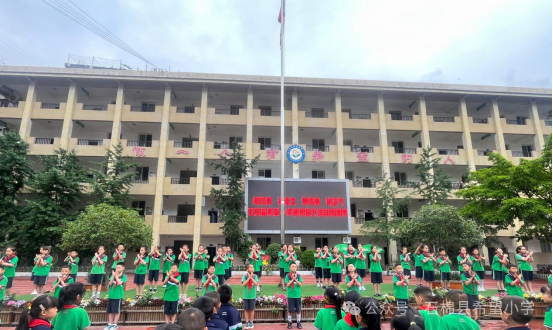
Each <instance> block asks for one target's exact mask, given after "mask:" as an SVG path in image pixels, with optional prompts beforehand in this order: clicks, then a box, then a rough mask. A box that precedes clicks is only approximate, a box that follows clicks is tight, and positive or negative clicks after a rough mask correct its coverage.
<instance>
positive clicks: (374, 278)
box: [369, 245, 382, 297]
mask: <svg viewBox="0 0 553 330" xmlns="http://www.w3.org/2000/svg"><path fill="white" fill-rule="evenodd" d="M369 259H370V261H371V269H370V270H371V283H372V284H373V291H374V296H375V297H380V296H382V294H381V293H380V285H381V284H382V265H381V264H380V260H381V259H382V258H381V257H380V254H379V253H378V248H377V247H376V245H373V246H371V254H370V255H369Z"/></svg>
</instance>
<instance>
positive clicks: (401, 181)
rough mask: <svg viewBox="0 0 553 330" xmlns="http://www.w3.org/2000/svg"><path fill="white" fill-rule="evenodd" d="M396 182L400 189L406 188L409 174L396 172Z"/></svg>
mask: <svg viewBox="0 0 553 330" xmlns="http://www.w3.org/2000/svg"><path fill="white" fill-rule="evenodd" d="M394 180H395V181H396V182H397V185H398V187H401V186H405V185H406V184H407V173H401V172H394Z"/></svg>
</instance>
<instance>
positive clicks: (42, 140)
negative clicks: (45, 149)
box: [35, 138, 54, 144]
mask: <svg viewBox="0 0 553 330" xmlns="http://www.w3.org/2000/svg"><path fill="white" fill-rule="evenodd" d="M35 144H54V139H51V138H35Z"/></svg>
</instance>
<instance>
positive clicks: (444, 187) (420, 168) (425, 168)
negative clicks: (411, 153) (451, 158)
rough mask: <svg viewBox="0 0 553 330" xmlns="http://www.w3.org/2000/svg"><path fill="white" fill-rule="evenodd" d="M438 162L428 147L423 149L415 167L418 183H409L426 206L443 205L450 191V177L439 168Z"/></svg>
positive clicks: (437, 158) (438, 159)
mask: <svg viewBox="0 0 553 330" xmlns="http://www.w3.org/2000/svg"><path fill="white" fill-rule="evenodd" d="M440 160H441V158H440V157H436V153H433V152H432V148H430V147H428V148H425V149H423V152H422V155H421V158H420V161H419V163H418V164H417V165H416V166H415V169H416V170H417V172H418V174H417V176H418V177H419V182H411V186H412V187H413V189H414V190H415V193H416V194H418V195H421V196H422V197H423V198H424V199H425V200H427V203H428V204H444V203H445V200H446V199H447V198H448V196H449V193H450V191H451V181H450V180H451V176H450V175H449V174H447V173H446V172H444V170H443V169H442V168H441V167H440V166H439V163H440Z"/></svg>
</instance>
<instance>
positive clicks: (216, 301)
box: [205, 291, 229, 330]
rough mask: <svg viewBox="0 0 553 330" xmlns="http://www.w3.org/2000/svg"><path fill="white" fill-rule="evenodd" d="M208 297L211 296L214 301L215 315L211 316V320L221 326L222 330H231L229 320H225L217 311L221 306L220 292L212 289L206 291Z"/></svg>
mask: <svg viewBox="0 0 553 330" xmlns="http://www.w3.org/2000/svg"><path fill="white" fill-rule="evenodd" d="M205 296H206V297H209V298H211V300H212V301H213V316H211V322H213V324H215V326H216V327H218V328H221V329H222V330H229V327H228V323H227V321H225V320H223V319H222V318H221V317H220V316H219V315H218V314H217V311H218V310H219V308H221V296H220V295H219V293H218V292H215V291H211V292H206V294H205Z"/></svg>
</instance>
